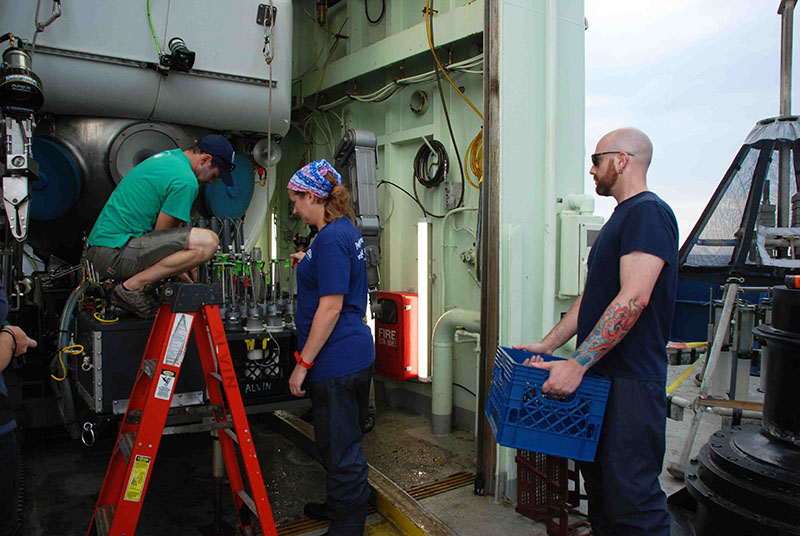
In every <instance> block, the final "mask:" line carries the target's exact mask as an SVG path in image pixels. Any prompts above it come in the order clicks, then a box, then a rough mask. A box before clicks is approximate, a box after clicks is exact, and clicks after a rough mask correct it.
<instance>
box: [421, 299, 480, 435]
mask: <svg viewBox="0 0 800 536" xmlns="http://www.w3.org/2000/svg"><path fill="white" fill-rule="evenodd" d="M480 322H481V315H480V313H479V312H478V311H473V310H470V309H460V308H458V309H451V310H450V311H447V312H446V313H444V314H443V315H442V316H440V317H439V319H438V320H437V321H436V325H435V326H434V327H433V335H432V337H431V339H432V341H433V343H432V346H433V351H432V355H433V386H432V390H433V393H432V396H431V399H432V401H431V427H432V430H433V434H434V435H447V434H449V433H450V431H451V430H452V427H453V339H454V337H455V333H456V330H457V329H464V330H467V331H476V332H478V331H480Z"/></svg>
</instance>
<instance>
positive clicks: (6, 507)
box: [0, 285, 36, 536]
mask: <svg viewBox="0 0 800 536" xmlns="http://www.w3.org/2000/svg"><path fill="white" fill-rule="evenodd" d="M7 313H8V300H7V299H6V293H5V291H4V290H3V286H2V285H0V326H2V328H0V536H12V535H14V534H17V492H18V491H17V490H18V489H19V482H17V473H18V469H17V465H18V463H19V462H18V457H19V455H18V453H17V440H16V437H15V432H14V429H15V428H16V427H17V423H16V422H15V421H14V413H13V412H12V411H11V404H10V403H9V401H8V391H7V390H6V384H5V382H4V381H3V370H5V368H6V367H7V366H8V365H9V364H10V363H11V359H12V358H14V357H15V356H20V355H22V354H24V353H25V352H26V351H27V350H28V348H36V341H34V340H33V339H30V338H28V336H27V335H25V332H24V331H22V330H21V329H20V328H18V327H17V326H3V323H4V322H5V320H6V314H7Z"/></svg>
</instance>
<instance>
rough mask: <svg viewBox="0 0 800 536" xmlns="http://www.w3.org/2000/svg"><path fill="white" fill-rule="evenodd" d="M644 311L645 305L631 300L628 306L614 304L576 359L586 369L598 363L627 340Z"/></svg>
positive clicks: (583, 345)
mask: <svg viewBox="0 0 800 536" xmlns="http://www.w3.org/2000/svg"><path fill="white" fill-rule="evenodd" d="M643 309H644V305H642V304H641V303H636V301H635V300H631V301H630V302H629V303H628V305H622V304H621V303H617V302H613V303H612V304H611V305H609V306H608V309H606V312H605V313H603V316H602V317H600V320H598V322H597V324H596V325H595V327H594V329H593V330H592V332H591V333H589V336H588V337H586V340H584V341H583V344H581V345H580V347H579V348H578V350H577V351H576V352H575V355H574V359H575V360H576V361H577V362H578V363H579V364H581V365H583V366H584V367H586V368H589V367H591V366H592V365H594V364H595V363H597V362H598V361H599V360H600V358H601V357H603V356H604V355H606V354H607V353H608V351H609V350H611V349H612V348H613V347H615V346H616V345H617V344H618V343H619V341H621V340H622V339H624V338H625V335H627V334H628V332H629V331H630V330H631V328H632V327H633V326H634V324H636V321H637V320H639V315H641V314H642V310H643Z"/></svg>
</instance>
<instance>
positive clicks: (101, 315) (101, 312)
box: [93, 309, 119, 324]
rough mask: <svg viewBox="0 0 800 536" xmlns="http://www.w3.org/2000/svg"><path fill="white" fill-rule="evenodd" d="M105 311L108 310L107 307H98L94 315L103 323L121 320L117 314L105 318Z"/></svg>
mask: <svg viewBox="0 0 800 536" xmlns="http://www.w3.org/2000/svg"><path fill="white" fill-rule="evenodd" d="M105 312H106V310H105V309H98V310H97V311H95V313H94V315H93V316H94V319H95V320H97V321H98V322H100V323H102V324H113V323H114V322H117V321H118V320H119V317H116V316H115V317H114V318H113V319H111V320H108V319H105V318H103V313H105Z"/></svg>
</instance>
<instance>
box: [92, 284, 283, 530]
mask: <svg viewBox="0 0 800 536" xmlns="http://www.w3.org/2000/svg"><path fill="white" fill-rule="evenodd" d="M221 301H222V300H221V291H220V289H219V287H215V286H212V285H196V284H192V285H190V284H170V285H166V286H164V287H163V289H162V303H161V305H160V306H159V309H158V313H157V314H156V318H155V321H154V323H153V329H152V331H151V332H150V338H149V340H148V341H147V347H146V349H145V353H144V357H143V359H142V365H141V367H140V368H139V373H138V376H137V378H136V382H135V383H134V385H133V391H132V393H131V397H130V400H129V402H128V409H127V410H126V412H125V418H124V420H123V421H122V426H121V428H120V433H119V436H118V437H117V443H116V445H115V446H114V451H113V454H112V455H111V461H110V463H109V465H108V470H107V472H106V477H105V480H104V481H103V487H102V489H101V490H100V496H99V497H98V499H97V505H96V506H95V510H94V514H93V515H92V521H91V524H90V525H89V530H88V532H87V535H94V534H96V535H99V536H133V534H134V532H135V531H136V525H137V523H138V522H139V514H140V513H141V510H142V504H143V502H144V496H145V493H146V492H147V485H148V482H149V481H150V476H151V474H152V471H153V466H154V464H155V460H156V453H157V452H158V445H159V443H160V441H161V435H162V432H163V430H164V425H165V423H166V420H167V414H168V412H169V408H170V403H171V401H172V395H173V392H174V388H175V385H176V383H177V382H178V375H179V374H180V371H181V364H182V363H183V358H184V355H185V353H186V346H187V343H188V341H189V335H190V334H191V333H192V332H194V338H195V340H196V341H197V347H198V353H199V354H200V360H201V362H202V364H203V373H204V376H205V379H206V386H207V389H208V397H209V401H210V404H211V409H212V412H213V416H214V421H215V423H214V424H213V425H212V426H213V428H216V429H218V433H219V442H220V446H221V448H222V455H223V458H224V461H225V468H226V470H227V473H228V481H229V482H230V486H231V491H232V493H233V502H234V504H235V507H236V512H237V514H238V516H239V524H240V526H241V529H242V534H244V535H246V536H253V535H255V525H256V524H255V521H256V519H257V520H258V521H259V524H260V526H261V530H262V531H263V534H264V535H265V536H277V534H278V532H277V530H276V529H275V521H274V520H273V518H272V510H271V508H270V505H269V500H268V499H267V491H266V489H265V487H264V480H263V478H262V476H261V469H260V468H259V465H258V458H257V457H256V451H255V447H254V445H253V436H252V433H251V430H250V427H249V425H248V424H247V416H246V415H245V411H244V404H243V403H242V397H241V394H240V392H239V385H238V383H237V381H236V375H235V373H234V369H233V363H232V361H231V354H230V350H229V349H228V341H227V339H226V337H225V329H224V327H223V325H222V318H221V317H220V313H219V305H218V304H219V303H221ZM229 414H230V415H229ZM237 446H238V447H239V450H240V451H241V458H242V460H243V463H244V467H245V472H246V473H247V477H248V481H249V488H250V494H248V492H247V490H246V489H245V485H244V481H243V479H242V474H241V470H240V467H239V461H238V459H237V453H236V447H237Z"/></svg>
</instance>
